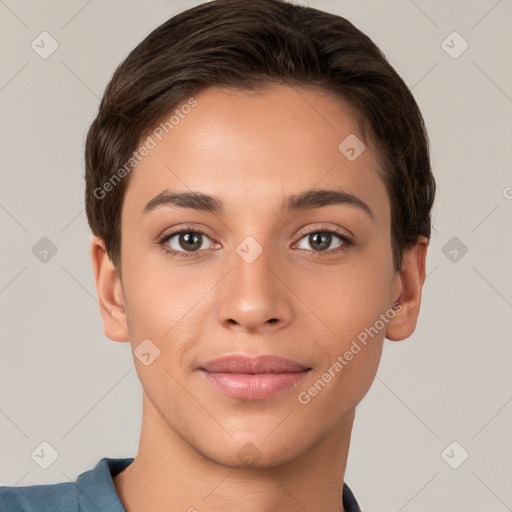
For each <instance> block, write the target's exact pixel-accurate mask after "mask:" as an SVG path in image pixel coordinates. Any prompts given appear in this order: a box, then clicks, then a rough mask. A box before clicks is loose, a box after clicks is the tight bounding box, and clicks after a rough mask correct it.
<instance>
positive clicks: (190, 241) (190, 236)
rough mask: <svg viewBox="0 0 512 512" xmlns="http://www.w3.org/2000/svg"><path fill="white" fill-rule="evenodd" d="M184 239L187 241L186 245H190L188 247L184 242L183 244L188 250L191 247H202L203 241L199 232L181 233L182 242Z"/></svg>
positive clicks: (194, 248) (193, 248)
mask: <svg viewBox="0 0 512 512" xmlns="http://www.w3.org/2000/svg"><path fill="white" fill-rule="evenodd" d="M182 241H184V242H185V246H186V245H188V247H183V244H182V247H183V248H184V249H187V250H190V249H192V250H196V249H199V248H200V247H201V242H200V240H199V234H197V233H185V234H183V235H181V240H180V243H181V242H182Z"/></svg>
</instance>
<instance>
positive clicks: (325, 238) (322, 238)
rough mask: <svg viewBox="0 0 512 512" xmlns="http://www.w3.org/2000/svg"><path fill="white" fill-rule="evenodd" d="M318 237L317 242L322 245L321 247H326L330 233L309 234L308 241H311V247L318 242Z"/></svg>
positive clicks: (328, 243) (329, 239)
mask: <svg viewBox="0 0 512 512" xmlns="http://www.w3.org/2000/svg"><path fill="white" fill-rule="evenodd" d="M319 238H320V242H319V244H320V245H322V247H321V249H327V248H328V247H329V245H330V241H331V234H330V233H313V234H312V235H310V243H311V242H312V241H313V243H311V246H312V247H313V246H314V245H315V244H316V243H317V242H318V239H319Z"/></svg>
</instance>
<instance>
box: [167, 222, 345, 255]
mask: <svg viewBox="0 0 512 512" xmlns="http://www.w3.org/2000/svg"><path fill="white" fill-rule="evenodd" d="M183 233H188V234H197V235H204V236H205V237H207V238H209V236H208V234H207V233H206V232H205V231H204V230H202V229H201V228H197V227H187V226H184V227H181V228H180V229H177V230H176V231H171V232H170V233H167V234H166V235H164V236H163V237H162V238H161V239H160V240H159V241H158V244H159V245H160V246H161V247H162V250H163V251H164V252H165V253H166V254H168V255H169V256H177V257H178V258H190V257H191V256H197V255H198V254H199V253H201V252H203V251H204V250H206V249H203V250H198V251H176V250H174V249H170V248H169V247H168V246H167V242H168V241H169V240H170V239H171V238H172V237H174V236H176V235H181V234H183ZM318 233H320V234H329V235H335V236H336V237H337V238H339V239H340V240H341V242H343V245H341V246H340V247H337V248H336V249H329V250H327V251H309V252H313V253H316V254H317V255H318V256H322V255H327V256H332V255H337V254H339V253H340V252H343V251H346V250H347V249H348V248H349V247H351V246H352V245H353V241H352V240H351V239H350V238H349V237H348V236H346V235H344V234H341V233H340V232H339V231H338V229H332V228H320V229H315V230H313V231H310V232H308V233H305V234H303V235H302V236H301V237H300V238H299V241H300V240H302V239H303V238H305V237H307V236H309V235H312V234H318ZM303 250H307V249H303Z"/></svg>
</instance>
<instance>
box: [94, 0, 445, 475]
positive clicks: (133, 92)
mask: <svg viewBox="0 0 512 512" xmlns="http://www.w3.org/2000/svg"><path fill="white" fill-rule="evenodd" d="M85 157H86V210H87V216H88V220H89V224H90V226H91V229H92V231H93V234H94V238H93V243H92V260H93V266H94V270H95V278H96V285H97V290H98V296H99V300H100V304H101V306H102V308H101V311H102V316H103V321H104V330H105V333H106V335H107V336H108V337H110V338H111V339H113V340H116V341H127V342H128V341H129V342H131V344H132V348H133V349H134V350H135V352H137V350H136V349H137V347H139V345H140V344H141V343H142V342H143V340H150V342H149V343H150V344H149V345H143V346H144V347H151V350H150V352H151V351H152V354H153V356H150V359H153V357H154V355H156V354H158V357H156V358H154V359H153V360H152V362H151V364H147V365H146V364H144V363H143V362H142V361H141V360H139V359H138V358H137V357H135V365H136V367H137V371H138V374H139V377H140V379H141V382H142V386H143V388H144V392H145V397H146V398H147V401H148V402H147V403H148V404H150V406H151V410H152V414H153V421H154V422H158V423H159V424H160V426H161V427H163V428H168V429H169V431H173V432H175V433H178V434H179V435H181V436H182V437H183V438H185V439H187V440H188V441H189V442H190V444H191V445H192V446H195V447H196V448H197V450H198V451H200V452H201V453H203V454H204V455H205V456H207V457H208V458H210V459H212V460H217V461H220V462H222V463H225V464H228V465H236V464H237V463H239V464H240V465H242V464H243V462H242V461H241V460H240V457H239V456H237V453H238V452H239V450H240V449H241V448H243V447H244V446H246V444H247V443H249V442H251V443H252V444H253V445H254V446H256V447H257V449H258V450H259V453H260V454H261V458H260V464H261V465H272V464H277V463H279V462H283V461H284V460H286V459H291V458H293V457H294V456H296V455H297V454H299V453H303V452H305V451H307V450H308V449H309V448H311V447H312V446H314V445H315V444H316V443H317V442H318V440H319V439H320V438H322V437H325V435H326V434H327V433H328V432H333V429H334V427H335V426H336V425H340V424H343V422H346V423H347V424H348V423H350V421H351V419H352V418H353V414H354V410H355V407H356V405H357V404H358V403H359V402H360V400H361V399H362V398H363V396H364V395H365V394H366V392H367V391H368V389H369V387H370V385H371V382H372V380H373V377H374V375H375V371H376V370H377V367H378V363H379V360H380V355H381V350H382V344H383V340H384V338H385V337H387V338H388V339H390V340H401V339H404V338H407V337H408V336H410V335H411V334H412V332H413V331H414V329H415V326H416V320H417V316H418V313H419V306H420V297H421V289H422V285H423V281H424V279H425V256H426V249H427V245H428V240H429V238H430V230H431V217H430V215H431V213H430V212H431V208H432V204H433V200H434V193H435V182H434V178H433V176H432V173H431V168H430V160H429V147H428V137H427V134H426V130H425V126H424V123H423V119H422V116H421V113H420V110H419V108H418V106H417V104H416V102H415V100H414V98H413V96H412V94H411V93H410V91H409V90H408V88H407V86H406V85H405V84H404V82H403V80H402V79H401V78H400V77H399V75H398V74H397V73H396V71H395V70H394V69H393V68H392V67H391V65H390V64H389V63H388V62H387V60H386V59H385V57H384V56H383V54H382V53H381V52H380V50H379V49H378V48H377V47H376V46H375V44H374V43H373V42H372V41H371V40H370V39H369V38H368V37H367V36H366V35H364V34H363V33H361V32H360V31H359V30H358V29H357V28H356V27H354V26H353V25H352V24H351V23H350V22H349V21H347V20H346V19H344V18H341V17H339V16H335V15H332V14H328V13H325V12H322V11H318V10H316V9H313V8H309V7H303V6H298V5H293V4H291V3H287V2H284V1H281V0H260V1H259V2H254V1H253V0H230V1H226V0H216V1H213V2H210V3H206V4H203V5H200V6H198V7H196V8H194V9H190V10H188V11H185V12H183V13H181V14H179V15H177V16H175V17H173V18H171V19H169V20H168V21H166V22H165V23H163V24H162V25H161V26H159V27H158V28H157V29H155V30H154V31H153V32H152V33H151V34H149V35H148V36H147V37H146V38H145V39H144V41H142V42H141V43H140V44H139V45H138V46H137V47H136V48H135V49H134V50H133V51H132V52H131V53H130V54H129V55H128V57H127V58H126V59H125V61H124V62H123V63H122V64H121V65H120V66H119V67H118V69H117V70H116V72H115V73H114V76H113V77H112V79H111V81H110V83H109V84H108V86H107V89H106V91H105V94H104V97H103V99H102V101H101V104H100V108H99V112H98V115H97V117H96V119H95V120H94V122H93V123H92V126H91V128H90V130H89V133H88V136H87V142H86V155H85ZM176 233H177V234H176ZM180 233H181V234H180ZM363 333H366V336H365V335H364V334H363ZM144 343H146V344H147V343H148V341H145V342H144ZM356 347H358V348H359V350H358V348H356ZM348 352H351V354H352V356H350V355H349V354H348ZM235 353H236V354H240V353H243V354H246V355H252V356H257V355H261V354H273V355H278V356H281V357H285V358H287V359H292V360H294V361H297V362H300V364H301V365H302V366H305V367H307V368H310V370H309V371H308V373H307V375H306V377H305V378H304V380H302V381H301V382H300V383H299V384H297V386H296V387H295V388H293V389H288V390H286V391H284V392H282V393H279V394H277V395H275V396H272V397H269V398H267V399H265V400H251V401H245V400H234V399H233V398H229V397H226V396H224V395H222V394H220V393H219V392H218V391H217V390H216V389H214V388H212V387H211V386H209V384H208V383H207V382H206V381H205V379H204V375H203V373H202V370H201V368H202V367H203V366H204V364H205V363H206V362H207V361H209V360H211V359H213V358H215V357H218V356H222V355H226V354H235ZM344 355H346V357H344ZM340 356H341V357H342V359H343V362H342V361H341V360H340ZM337 361H338V365H336V362H337ZM340 365H341V367H340ZM326 372H327V373H326ZM327 374H328V375H330V377H329V378H328V377H325V375H327ZM320 381H321V382H322V383H323V384H322V383H320ZM313 388H314V389H316V392H315V391H314V390H313ZM191 396H193V397H195V399H196V400H195V399H192V398H191ZM198 401H199V402H198ZM234 406H236V407H234ZM283 408H285V409H286V410H288V409H292V408H293V409H294V411H295V413H294V414H293V415H291V416H290V418H289V419H287V420H286V422H285V424H283V427H282V428H280V429H279V430H276V432H275V433H273V434H272V435H271V436H268V435H267V434H268V426H269V425H272V424H278V423H279V421H280V420H283V419H284V417H285V415H286V414H285V413H284V412H283V410H284V409H283ZM206 410H207V411H208V412H205V411H206ZM312 418H313V419H312ZM213 439H216V440H218V441H217V442H216V443H213V442H212V440H213Z"/></svg>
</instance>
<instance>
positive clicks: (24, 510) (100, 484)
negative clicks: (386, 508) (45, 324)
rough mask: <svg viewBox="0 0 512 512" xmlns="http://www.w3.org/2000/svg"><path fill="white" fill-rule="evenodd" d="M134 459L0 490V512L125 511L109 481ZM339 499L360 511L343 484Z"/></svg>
mask: <svg viewBox="0 0 512 512" xmlns="http://www.w3.org/2000/svg"><path fill="white" fill-rule="evenodd" d="M133 460H134V459H133V458H126V459H109V458H107V457H104V458H103V459H101V460H100V461H99V462H98V463H97V464H96V466H95V467H94V469H90V470H89V471H86V472H85V473H82V474H80V475H79V476H78V478H77V479H76V482H62V483H57V484H49V485H28V486H25V487H15V486H3V487H0V511H1V512H126V510H125V509H124V507H123V504H122V503H121V500H120V499H119V496H118V494H117V492H116V488H115V487H114V483H113V481H112V478H113V477H114V476H116V475H117V474H118V473H120V472H121V471H123V469H125V468H126V467H127V466H129V465H130V464H131V463H132V462H133ZM342 498H343V506H344V507H345V511H346V512H361V509H360V508H359V505H358V504H357V501H356V499H355V497H354V495H353V494H352V491H351V490H350V489H349V487H348V485H347V484H345V483H344V484H343V493H342Z"/></svg>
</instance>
